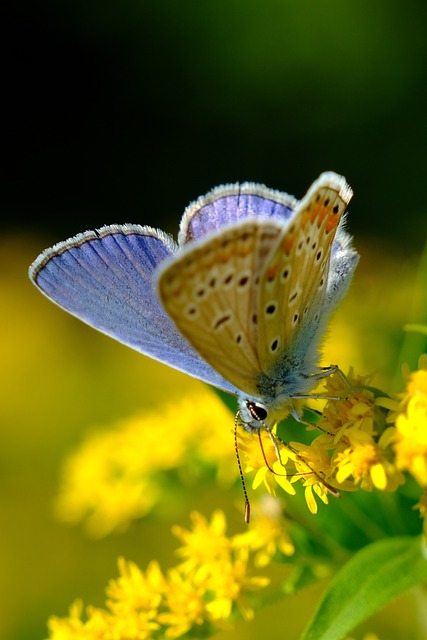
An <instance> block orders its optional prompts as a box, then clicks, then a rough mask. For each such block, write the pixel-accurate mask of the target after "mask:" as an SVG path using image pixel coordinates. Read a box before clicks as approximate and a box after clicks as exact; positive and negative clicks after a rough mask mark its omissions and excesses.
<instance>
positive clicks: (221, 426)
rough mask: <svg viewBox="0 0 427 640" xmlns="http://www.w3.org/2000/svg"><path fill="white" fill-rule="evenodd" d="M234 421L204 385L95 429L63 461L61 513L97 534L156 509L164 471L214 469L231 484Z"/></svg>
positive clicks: (121, 526) (162, 493) (162, 491)
mask: <svg viewBox="0 0 427 640" xmlns="http://www.w3.org/2000/svg"><path fill="white" fill-rule="evenodd" d="M172 425H173V426H172ZM231 425H232V417H231V414H230V412H229V411H228V410H227V408H226V407H225V406H224V404H223V403H222V402H221V401H220V399H219V398H218V397H217V396H216V395H215V394H213V393H212V392H210V391H209V390H208V389H206V390H204V389H203V388H202V390H201V392H200V393H198V394H197V395H196V394H194V395H187V396H184V397H183V398H182V399H181V400H180V401H179V402H175V403H174V404H169V405H166V406H165V407H164V408H163V409H162V411H150V412H147V411H145V412H144V413H142V414H140V415H136V416H134V417H132V418H130V419H127V420H124V421H122V422H121V423H119V424H117V425H115V426H114V427H113V428H111V429H109V430H96V431H94V432H92V434H91V435H89V436H88V437H87V439H86V440H85V441H84V443H83V444H82V445H81V446H80V448H79V449H78V450H77V451H76V452H75V453H74V454H73V455H71V456H70V457H69V458H68V460H67V461H66V463H65V465H64V470H63V477H62V483H61V490H60V493H59V496H58V498H57V501H56V512H57V515H58V517H59V518H60V519H61V520H63V521H65V522H69V523H77V522H80V521H83V522H84V524H85V528H86V531H87V533H88V534H89V535H91V536H93V537H101V536H105V535H107V534H109V533H110V532H112V531H114V530H124V529H126V528H127V526H128V525H129V523H130V522H132V521H133V520H135V519H137V518H140V517H142V516H145V515H146V514H147V513H149V512H150V511H151V510H152V509H153V508H155V506H156V505H157V504H158V503H159V502H161V501H162V500H163V499H164V498H165V495H167V491H166V490H165V485H166V484H167V480H166V476H167V473H168V472H170V473H174V472H175V473H179V472H180V470H181V469H186V468H191V469H192V470H193V471H194V473H197V472H199V473H202V472H203V469H205V468H212V469H215V470H216V473H217V477H218V479H219V480H220V481H221V482H223V483H224V482H228V484H230V483H231V482H233V481H234V479H235V473H234V472H233V470H234V469H235V467H233V465H232V464H230V462H231V461H232V460H233V457H234V451H233V446H232V434H231ZM227 427H228V428H227ZM175 484H176V482H175Z"/></svg>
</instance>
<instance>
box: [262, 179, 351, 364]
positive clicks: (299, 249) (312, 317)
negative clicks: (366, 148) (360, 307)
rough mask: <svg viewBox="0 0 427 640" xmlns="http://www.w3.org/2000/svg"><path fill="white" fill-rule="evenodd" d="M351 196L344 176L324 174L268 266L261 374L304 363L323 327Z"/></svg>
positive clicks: (264, 279) (264, 275)
mask: <svg viewBox="0 0 427 640" xmlns="http://www.w3.org/2000/svg"><path fill="white" fill-rule="evenodd" d="M351 196H352V191H351V189H350V187H349V186H348V185H347V184H346V182H345V179H344V178H343V177H341V176H337V175H336V174H334V173H331V172H328V173H324V174H322V175H321V176H320V178H319V179H318V180H317V181H316V182H315V183H314V184H313V185H312V186H311V188H310V189H309V191H308V193H307V195H306V196H305V197H304V198H303V200H301V202H300V203H299V204H298V206H297V207H296V210H295V215H294V217H293V219H292V221H291V223H290V225H289V226H288V227H287V228H286V229H285V230H284V231H283V233H282V234H281V236H280V237H279V238H278V240H277V243H276V246H275V248H274V250H273V251H272V252H271V253H270V255H269V256H268V259H267V260H266V261H265V267H264V270H263V272H262V275H261V284H260V288H259V292H260V297H259V316H260V318H259V331H258V341H259V342H258V352H259V359H260V363H261V367H262V371H263V372H268V371H271V370H272V369H274V367H275V366H276V363H277V361H278V360H279V361H280V360H283V359H284V358H285V359H286V358H288V360H291V359H294V360H295V362H302V361H303V359H304V356H305V352H306V351H308V350H309V348H311V346H312V345H311V341H312V340H313V337H314V335H315V334H316V333H317V331H318V328H319V326H320V325H322V327H323V326H324V324H325V322H326V319H327V318H326V316H325V301H326V300H327V294H326V291H327V286H328V278H329V268H330V258H331V249H332V243H333V241H334V238H335V234H336V231H337V228H338V225H339V223H340V220H341V218H342V216H343V214H344V211H345V209H346V206H347V204H348V203H349V201H350V199H351ZM354 266H355V265H354ZM315 348H317V344H316V345H315Z"/></svg>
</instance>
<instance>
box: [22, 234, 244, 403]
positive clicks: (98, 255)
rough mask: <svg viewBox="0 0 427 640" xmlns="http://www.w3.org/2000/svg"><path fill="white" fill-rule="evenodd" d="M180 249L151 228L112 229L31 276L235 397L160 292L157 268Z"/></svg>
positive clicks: (48, 255) (132, 341)
mask: <svg viewBox="0 0 427 640" xmlns="http://www.w3.org/2000/svg"><path fill="white" fill-rule="evenodd" d="M175 250H176V246H175V244H174V242H173V241H172V239H171V238H170V237H169V236H167V235H166V234H164V233H162V232H160V231H157V230H155V229H151V228H150V227H141V226H139V225H112V226H106V227H103V228H102V229H99V230H98V231H88V232H86V233H82V234H79V235H77V236H75V237H74V238H71V239H69V240H66V241H65V242H61V243H59V244H57V245H55V246H54V247H52V248H51V249H48V250H46V251H45V252H43V253H42V254H41V255H40V256H39V257H38V258H37V259H36V260H35V262H34V263H33V265H32V266H31V267H30V278H31V280H32V281H33V282H34V284H35V285H36V286H37V287H38V288H39V289H40V290H41V291H42V293H44V294H45V295H46V296H47V297H48V298H50V299H51V300H52V301H53V302H55V303H56V304H58V305H59V306H60V307H62V308H64V309H66V310H67V311H69V312H70V313H71V314H73V315H75V316H77V317H78V318H80V319H81V320H83V321H84V322H86V323H87V324H89V325H91V326H92V327H95V328H96V329H98V330H99V331H101V332H103V333H105V334H107V335H109V336H111V337H113V338H115V339H116V340H118V341H120V342H122V343H124V344H126V345H128V346H130V347H132V348H133V349H136V350H137V351H140V352H141V353H143V354H145V355H148V356H150V357H151V358H154V359H155V360H159V361H160V362H164V363H165V364H168V365H169V366H171V367H173V368H175V369H178V370H180V371H183V372H185V373H188V374H189V375H191V376H193V377H195V378H199V379H200V380H203V381H204V382H207V383H209V384H212V385H213V386H216V387H218V388H220V389H223V390H225V391H228V392H231V393H236V389H235V388H234V387H233V386H232V385H231V384H230V383H228V382H227V381H226V380H224V379H223V378H222V377H221V376H220V375H219V374H218V373H217V372H216V371H214V370H213V369H212V368H211V367H210V366H209V365H208V364H207V363H206V362H205V361H204V360H202V358H200V356H199V355H198V354H197V353H196V352H195V351H194V349H193V348H192V347H191V346H190V345H189V344H188V342H187V341H186V340H185V338H183V336H182V335H181V334H180V333H179V332H178V331H177V329H176V327H175V325H174V324H173V323H172V322H171V320H170V318H169V317H168V316H167V315H166V313H165V311H164V309H163V307H162V306H161V304H160V302H159V299H158V297H157V293H156V292H155V290H153V287H152V281H153V272H154V270H155V268H156V267H157V266H158V265H159V264H160V263H161V262H162V261H163V260H165V259H166V258H168V257H170V256H171V255H172V254H173V252H174V251H175Z"/></svg>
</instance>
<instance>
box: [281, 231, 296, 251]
mask: <svg viewBox="0 0 427 640" xmlns="http://www.w3.org/2000/svg"><path fill="white" fill-rule="evenodd" d="M294 243H295V235H292V236H285V237H284V238H283V242H282V248H283V251H284V252H285V253H287V254H289V253H290V252H291V249H292V247H293V246H294Z"/></svg>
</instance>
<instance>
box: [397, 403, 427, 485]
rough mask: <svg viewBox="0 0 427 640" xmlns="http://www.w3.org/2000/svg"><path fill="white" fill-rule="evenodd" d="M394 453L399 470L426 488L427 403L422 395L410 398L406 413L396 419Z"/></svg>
mask: <svg viewBox="0 0 427 640" xmlns="http://www.w3.org/2000/svg"><path fill="white" fill-rule="evenodd" d="M395 451H396V462H397V465H398V467H399V469H401V470H402V471H409V472H410V473H411V474H412V475H413V476H414V478H415V479H416V481H417V482H418V484H419V485H420V486H421V487H427V402H426V398H425V397H423V396H422V395H417V394H416V395H414V396H412V397H411V399H410V400H409V402H408V405H407V408H406V413H402V414H400V415H399V416H398V417H397V420H396V444H395Z"/></svg>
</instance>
